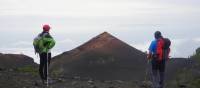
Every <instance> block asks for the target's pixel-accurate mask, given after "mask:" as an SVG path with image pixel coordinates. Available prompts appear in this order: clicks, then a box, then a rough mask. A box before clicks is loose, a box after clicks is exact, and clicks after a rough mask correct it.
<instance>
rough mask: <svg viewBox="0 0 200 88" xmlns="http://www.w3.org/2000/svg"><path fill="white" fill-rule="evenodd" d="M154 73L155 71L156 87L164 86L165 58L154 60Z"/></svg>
mask: <svg viewBox="0 0 200 88" xmlns="http://www.w3.org/2000/svg"><path fill="white" fill-rule="evenodd" d="M151 63H152V73H153V86H154V88H163V87H164V78H165V60H164V59H163V60H162V61H158V60H157V59H156V58H154V59H153V60H152V61H151Z"/></svg>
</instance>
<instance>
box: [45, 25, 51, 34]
mask: <svg viewBox="0 0 200 88" xmlns="http://www.w3.org/2000/svg"><path fill="white" fill-rule="evenodd" d="M50 28H51V27H50V26H49V25H48V24H45V25H43V31H45V32H49V30H50Z"/></svg>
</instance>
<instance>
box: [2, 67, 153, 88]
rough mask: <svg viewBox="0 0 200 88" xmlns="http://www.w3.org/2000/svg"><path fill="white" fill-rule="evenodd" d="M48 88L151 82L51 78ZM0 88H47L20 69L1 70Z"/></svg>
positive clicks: (135, 87) (130, 86)
mask: <svg viewBox="0 0 200 88" xmlns="http://www.w3.org/2000/svg"><path fill="white" fill-rule="evenodd" d="M50 80H51V82H52V83H51V84H50V85H49V87H48V88H151V82H148V81H146V82H139V81H122V80H93V79H90V78H80V77H79V76H75V77H64V76H63V77H57V78H51V79H50ZM0 88H47V86H46V85H43V84H42V82H41V80H40V78H39V76H38V74H36V73H35V72H28V71H26V72H25V70H19V69H6V70H5V69H1V70H0Z"/></svg>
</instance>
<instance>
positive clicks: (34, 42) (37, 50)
mask: <svg viewBox="0 0 200 88" xmlns="http://www.w3.org/2000/svg"><path fill="white" fill-rule="evenodd" d="M41 40H42V35H41V34H39V35H38V36H37V37H35V38H34V40H33V47H34V50H35V54H38V53H39V52H40V47H39V43H40V41H41Z"/></svg>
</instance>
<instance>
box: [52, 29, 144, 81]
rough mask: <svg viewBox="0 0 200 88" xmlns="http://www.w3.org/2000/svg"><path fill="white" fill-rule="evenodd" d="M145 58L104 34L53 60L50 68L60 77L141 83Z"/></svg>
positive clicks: (142, 54)
mask: <svg viewBox="0 0 200 88" xmlns="http://www.w3.org/2000/svg"><path fill="white" fill-rule="evenodd" d="M145 58H146V55H145V54H144V53H143V52H141V51H139V50H137V49H136V48H133V47H131V46H130V45H128V44H126V43H124V42H123V41H121V40H119V39H118V38H116V37H114V36H112V35H111V34H109V33H107V32H104V33H102V34H100V35H98V36H96V37H94V38H92V39H91V40H89V41H88V42H86V43H84V44H83V45H81V46H79V47H77V48H75V49H73V50H71V51H68V52H64V53H63V54H61V55H58V56H56V57H54V60H53V62H52V64H51V69H52V70H53V71H52V72H57V73H60V74H62V75H65V74H66V75H68V76H69V75H71V76H75V75H78V76H81V77H90V78H93V79H99V80H100V79H101V80H114V79H121V80H132V79H135V80H141V79H143V78H142V77H143V76H144V75H145V67H146V62H145ZM133 74H134V75H133Z"/></svg>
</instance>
